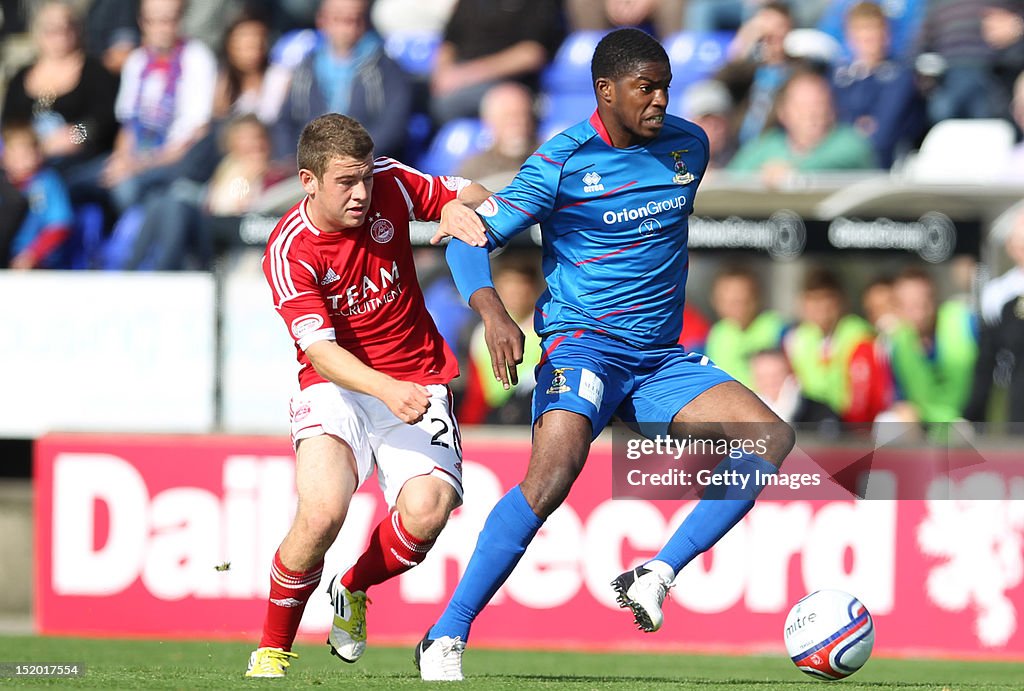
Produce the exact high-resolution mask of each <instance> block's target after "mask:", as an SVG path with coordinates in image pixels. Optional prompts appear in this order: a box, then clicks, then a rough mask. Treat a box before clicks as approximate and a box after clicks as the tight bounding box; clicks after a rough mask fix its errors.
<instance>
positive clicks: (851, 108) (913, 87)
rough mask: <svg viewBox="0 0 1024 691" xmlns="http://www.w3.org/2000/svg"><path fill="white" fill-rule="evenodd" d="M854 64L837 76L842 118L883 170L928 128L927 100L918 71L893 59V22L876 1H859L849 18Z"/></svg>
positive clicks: (838, 108)
mask: <svg viewBox="0 0 1024 691" xmlns="http://www.w3.org/2000/svg"><path fill="white" fill-rule="evenodd" d="M846 42H847V45H848V46H849V48H850V52H851V54H852V60H851V61H850V62H849V63H848V64H844V65H841V66H839V67H838V68H836V70H835V71H834V72H833V74H832V87H833V89H834V91H835V101H836V116H837V118H838V120H839V122H842V123H846V124H848V125H853V127H854V128H855V129H856V130H857V131H858V132H860V134H861V135H863V136H864V137H867V138H868V139H869V140H870V141H871V147H872V148H873V149H874V151H875V160H876V162H877V163H878V165H879V166H881V167H883V168H889V167H890V166H892V162H893V158H894V155H895V153H896V152H897V151H906V150H909V149H910V148H912V147H913V145H914V144H915V143H916V140H917V138H918V137H919V136H920V135H921V133H922V130H923V127H924V102H923V100H922V99H921V96H920V94H919V93H918V91H917V84H916V81H915V77H914V74H913V72H912V71H911V70H910V69H908V68H907V67H904V66H903V65H901V64H899V63H897V62H894V61H892V60H889V59H887V58H888V55H889V48H890V37H889V29H888V22H887V21H886V18H885V15H884V14H883V13H882V8H881V7H880V6H879V5H877V4H875V3H874V2H858V3H857V4H855V5H853V6H852V7H850V10H849V12H848V13H847V15H846Z"/></svg>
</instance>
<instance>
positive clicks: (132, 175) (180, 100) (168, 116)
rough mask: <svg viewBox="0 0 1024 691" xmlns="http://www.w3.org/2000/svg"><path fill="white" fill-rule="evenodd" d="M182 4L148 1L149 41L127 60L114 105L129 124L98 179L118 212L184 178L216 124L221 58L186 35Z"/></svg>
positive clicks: (142, 19) (144, 17) (142, 16)
mask: <svg viewBox="0 0 1024 691" xmlns="http://www.w3.org/2000/svg"><path fill="white" fill-rule="evenodd" d="M182 7H183V5H182V0H142V4H141V7H140V10H139V26H140V28H141V30H142V45H141V46H140V47H139V48H137V49H135V50H134V51H132V53H131V55H129V56H128V60H127V61H126V62H125V65H124V69H123V70H122V72H121V86H120V88H119V89H118V92H117V102H116V103H115V106H114V112H115V113H116V115H117V119H118V121H119V122H120V123H121V130H120V132H119V133H118V135H117V141H116V143H115V145H114V151H113V153H112V154H111V155H110V157H109V158H108V159H107V160H106V161H105V162H103V165H102V170H100V172H99V175H98V180H97V179H96V178H94V179H93V181H92V183H93V185H95V184H97V182H98V184H99V186H100V188H102V189H105V190H106V191H107V193H108V194H109V199H110V201H111V202H112V203H113V205H114V207H115V208H116V210H117V211H118V212H123V211H124V210H125V209H127V208H128V207H130V206H131V205H133V204H136V203H138V202H140V201H142V200H143V199H144V198H145V197H146V195H147V194H149V193H150V192H151V191H153V190H154V189H160V188H162V187H164V186H166V185H167V184H169V183H170V182H171V181H172V180H174V179H175V178H177V177H178V176H179V174H180V171H179V170H178V169H177V167H176V164H178V163H179V162H180V161H181V160H182V157H183V156H185V154H186V153H187V152H188V151H189V149H190V148H191V147H192V145H193V144H195V143H196V141H198V140H199V139H200V137H202V135H203V134H204V133H205V132H206V128H207V125H208V124H209V122H210V116H211V113H212V110H213V89H214V85H215V83H216V78H217V63H216V60H215V58H214V57H213V53H211V52H210V49H209V48H207V47H206V46H205V45H204V44H203V43H202V42H200V41H197V40H195V39H186V38H185V37H183V36H182V35H181V11H182ZM87 186H88V185H86V184H83V185H82V187H87ZM72 193H73V195H75V196H76V197H77V198H82V197H85V196H92V195H91V191H90V190H88V189H80V190H78V191H77V192H76V190H75V189H74V188H73V189H72Z"/></svg>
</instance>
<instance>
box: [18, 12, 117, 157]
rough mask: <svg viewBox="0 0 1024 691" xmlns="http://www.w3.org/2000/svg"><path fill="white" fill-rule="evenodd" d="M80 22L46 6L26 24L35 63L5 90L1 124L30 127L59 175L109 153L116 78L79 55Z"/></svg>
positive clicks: (113, 128)
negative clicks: (34, 47) (29, 32)
mask: <svg viewBox="0 0 1024 691" xmlns="http://www.w3.org/2000/svg"><path fill="white" fill-rule="evenodd" d="M80 29H81V25H80V18H79V17H78V16H77V14H76V13H75V10H74V9H73V8H72V6H71V5H69V4H68V3H66V2H60V1H59V0H48V1H47V2H44V3H43V4H42V5H40V7H39V9H38V10H37V11H36V14H35V17H34V18H33V22H32V37H33V40H34V41H35V46H36V51H37V57H36V60H35V62H33V63H32V64H30V65H29V66H28V67H25V68H23V69H22V70H20V71H19V72H17V73H16V74H15V75H14V78H13V79H11V82H10V83H9V84H8V86H7V94H6V97H5V99H4V107H3V121H4V123H8V122H31V123H32V125H33V128H34V129H35V131H36V134H37V136H38V137H39V141H40V144H41V146H42V151H43V155H44V156H45V157H46V159H47V162H48V163H49V164H51V165H53V166H54V167H56V168H58V169H59V170H61V171H62V172H64V173H68V172H69V169H71V168H73V167H74V165H75V164H76V163H81V162H83V161H85V160H88V159H91V158H95V157H97V156H100V155H102V154H105V153H107V152H109V151H110V149H111V147H112V146H113V143H114V136H115V134H116V133H117V121H116V120H115V118H114V100H115V98H116V95H117V78H116V77H114V76H113V75H112V74H110V72H108V71H107V69H106V68H104V67H103V65H102V63H100V62H99V60H97V59H95V58H92V57H88V56H86V54H85V52H84V51H83V50H82V44H81V40H80V35H81V30H80Z"/></svg>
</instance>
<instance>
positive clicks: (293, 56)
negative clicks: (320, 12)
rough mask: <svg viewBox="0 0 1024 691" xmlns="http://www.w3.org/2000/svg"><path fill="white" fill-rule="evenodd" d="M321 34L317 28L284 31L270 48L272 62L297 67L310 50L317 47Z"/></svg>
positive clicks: (292, 67)
mask: <svg viewBox="0 0 1024 691" xmlns="http://www.w3.org/2000/svg"><path fill="white" fill-rule="evenodd" d="M319 40H320V36H319V34H318V33H317V31H316V29H293V30H292V31H288V32H286V33H284V34H283V35H282V36H281V38H279V39H277V41H275V42H274V45H273V46H272V47H271V48H270V62H272V63H273V64H275V65H283V66H284V67H287V68H289V69H295V68H296V67H298V66H299V63H300V62H302V59H303V58H304V57H306V56H307V55H308V54H309V51H311V50H313V48H314V47H316V44H317V41H319Z"/></svg>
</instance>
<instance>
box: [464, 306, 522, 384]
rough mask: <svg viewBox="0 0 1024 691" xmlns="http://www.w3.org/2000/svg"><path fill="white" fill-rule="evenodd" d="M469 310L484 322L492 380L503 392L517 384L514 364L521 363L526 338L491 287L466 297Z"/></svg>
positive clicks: (517, 377)
mask: <svg viewBox="0 0 1024 691" xmlns="http://www.w3.org/2000/svg"><path fill="white" fill-rule="evenodd" d="M469 306H470V307H472V308H473V309H474V310H475V311H476V313H477V314H479V315H480V318H481V319H482V320H483V322H484V340H485V341H486V342H487V350H488V351H489V352H490V354H491V368H492V369H493V371H494V378H495V379H497V380H498V381H500V382H501V383H502V385H503V386H504V387H505V389H506V390H508V389H509V388H511V387H512V386H515V385H516V384H518V383H519V373H518V372H517V370H516V366H517V365H521V364H522V362H523V344H524V343H525V342H526V336H525V335H524V334H523V330H522V329H520V328H519V325H518V324H516V322H515V320H514V319H513V318H512V317H511V316H510V315H509V313H508V310H506V309H505V304H504V303H503V302H502V301H501V298H500V297H498V292H497V291H496V290H495V289H494V288H492V287H483V288H480V289H478V290H476V291H475V292H474V293H473V294H472V295H471V296H470V298H469Z"/></svg>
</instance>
